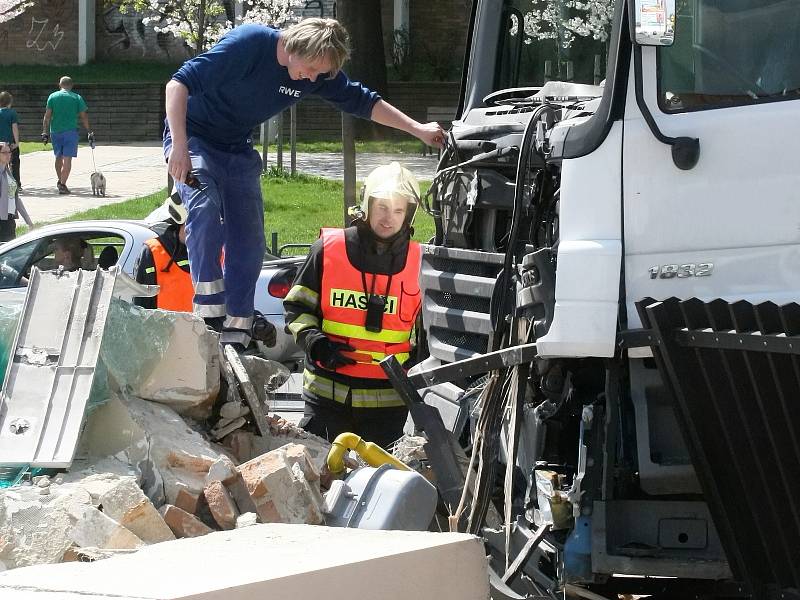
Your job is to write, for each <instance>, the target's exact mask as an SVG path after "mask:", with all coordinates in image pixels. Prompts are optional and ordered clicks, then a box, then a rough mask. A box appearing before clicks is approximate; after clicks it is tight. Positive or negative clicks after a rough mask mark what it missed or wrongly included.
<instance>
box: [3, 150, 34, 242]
mask: <svg viewBox="0 0 800 600" xmlns="http://www.w3.org/2000/svg"><path fill="white" fill-rule="evenodd" d="M11 154H12V151H11V144H9V143H8V142H0V242H7V241H9V240H13V239H14V238H15V237H16V236H17V233H16V231H17V220H16V219H17V217H18V216H19V215H22V218H23V219H24V220H25V223H27V225H28V227H33V221H31V218H30V217H29V216H28V211H27V210H25V205H24V204H23V203H22V200H20V197H19V187H17V181H16V179H14V176H13V174H12V173H11V169H10V168H9V163H10V162H11Z"/></svg>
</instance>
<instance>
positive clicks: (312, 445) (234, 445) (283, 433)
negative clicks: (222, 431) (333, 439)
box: [221, 415, 331, 472]
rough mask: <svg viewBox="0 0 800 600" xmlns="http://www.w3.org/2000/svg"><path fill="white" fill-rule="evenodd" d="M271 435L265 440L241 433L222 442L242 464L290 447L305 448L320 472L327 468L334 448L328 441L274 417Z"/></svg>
mask: <svg viewBox="0 0 800 600" xmlns="http://www.w3.org/2000/svg"><path fill="white" fill-rule="evenodd" d="M267 422H268V423H269V426H270V435H269V436H267V437H262V436H260V435H255V434H254V433H252V432H249V431H243V430H238V431H234V432H233V433H231V434H230V435H228V436H226V437H225V438H223V439H222V440H221V443H222V444H223V445H224V446H225V447H226V448H229V449H230V451H231V453H232V454H233V456H234V457H235V458H236V460H238V461H239V462H240V463H244V462H247V461H249V460H252V459H254V458H256V457H257V456H261V455H262V454H265V453H267V452H270V451H272V450H276V449H277V448H280V447H281V446H284V445H286V444H288V443H296V444H302V445H303V446H305V449H306V451H307V452H308V455H309V456H310V457H311V462H312V464H313V465H314V468H315V469H316V471H317V472H319V471H320V470H321V469H322V468H323V466H324V465H325V461H326V459H327V458H328V452H329V451H330V449H331V444H330V442H328V441H327V440H325V439H323V438H321V437H319V436H316V435H314V434H313V433H308V432H307V431H305V430H304V429H300V428H299V427H298V426H297V425H293V424H292V423H289V422H288V421H286V420H284V419H281V418H280V417H276V416H274V415H271V416H268V417H267Z"/></svg>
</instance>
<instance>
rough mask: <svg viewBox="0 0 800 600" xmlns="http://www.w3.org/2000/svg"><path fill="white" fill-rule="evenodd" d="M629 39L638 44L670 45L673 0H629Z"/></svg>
mask: <svg viewBox="0 0 800 600" xmlns="http://www.w3.org/2000/svg"><path fill="white" fill-rule="evenodd" d="M628 7H629V9H630V12H631V19H630V23H631V40H632V41H633V42H634V43H635V44H639V45H640V46H672V43H673V42H674V41H675V0H629V2H628Z"/></svg>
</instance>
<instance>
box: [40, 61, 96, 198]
mask: <svg viewBox="0 0 800 600" xmlns="http://www.w3.org/2000/svg"><path fill="white" fill-rule="evenodd" d="M72 85H73V84H72V78H70V77H68V76H66V75H65V76H64V77H62V78H61V79H60V80H59V81H58V88H59V89H58V91H55V92H53V93H52V94H50V96H48V98H47V107H46V109H45V112H44V119H42V141H43V142H44V143H45V144H46V143H47V142H50V141H52V143H53V154H55V157H56V161H55V167H56V175H57V176H58V181H57V182H56V187H57V188H58V193H59V194H69V188H68V187H67V179H68V178H69V173H70V171H71V170H72V159H73V158H75V157H76V156H78V118H80V120H81V123H82V124H83V127H84V128H85V129H86V131H87V132H88V133H87V136H86V137H87V140H88V141H89V143H94V133H93V132H92V131H91V127H89V116H88V114H87V111H88V108H87V106H86V102H85V101H84V100H83V98H81V96H80V94H77V93H76V92H73V91H72Z"/></svg>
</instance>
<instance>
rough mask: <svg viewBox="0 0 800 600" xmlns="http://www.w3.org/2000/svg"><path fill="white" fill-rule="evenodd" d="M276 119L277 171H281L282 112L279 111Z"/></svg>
mask: <svg viewBox="0 0 800 600" xmlns="http://www.w3.org/2000/svg"><path fill="white" fill-rule="evenodd" d="M277 119H278V127H277V130H278V171H283V113H280V114H279V115H278V117H277Z"/></svg>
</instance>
